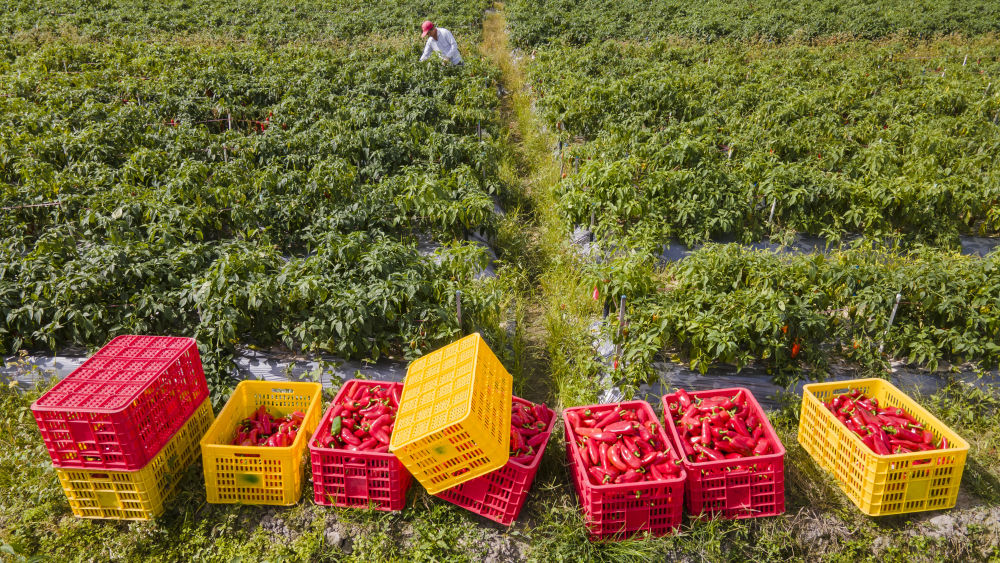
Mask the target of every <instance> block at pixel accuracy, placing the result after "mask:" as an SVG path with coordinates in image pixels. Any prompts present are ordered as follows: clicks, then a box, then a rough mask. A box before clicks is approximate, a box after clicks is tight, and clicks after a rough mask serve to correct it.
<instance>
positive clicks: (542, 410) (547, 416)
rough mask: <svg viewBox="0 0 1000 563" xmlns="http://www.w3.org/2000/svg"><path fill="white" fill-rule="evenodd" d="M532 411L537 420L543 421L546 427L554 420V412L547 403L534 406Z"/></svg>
mask: <svg viewBox="0 0 1000 563" xmlns="http://www.w3.org/2000/svg"><path fill="white" fill-rule="evenodd" d="M531 410H532V411H533V412H534V413H535V418H537V419H538V420H541V421H542V422H544V423H545V424H546V425H548V423H549V421H550V420H552V412H551V411H549V409H548V407H546V406H545V403H542V404H540V405H532V407H531Z"/></svg>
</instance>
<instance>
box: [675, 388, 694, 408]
mask: <svg viewBox="0 0 1000 563" xmlns="http://www.w3.org/2000/svg"><path fill="white" fill-rule="evenodd" d="M676 395H677V402H678V403H680V405H681V409H682V410H684V411H687V409H688V407H690V406H691V396H690V395H688V394H687V391H685V390H683V389H678V390H677V393H676Z"/></svg>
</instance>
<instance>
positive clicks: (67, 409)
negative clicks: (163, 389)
mask: <svg viewBox="0 0 1000 563" xmlns="http://www.w3.org/2000/svg"><path fill="white" fill-rule="evenodd" d="M129 337H136V338H143V337H150V338H177V339H181V340H187V341H188V342H189V343H190V344H194V348H195V350H196V351H197V350H198V341H197V340H195V339H194V338H191V337H189V336H166V335H162V334H119V335H118V336H116V337H114V338H112V339H111V340H109V341H108V342H107V344H105V345H104V346H101V347H100V348H99V349H98V350H97V351H96V352H94V353H93V354H91V355H90V356H88V357H87V359H86V360H84V362H83V363H82V364H80V365H79V366H77V367H76V368H75V369H74V370H73V371H71V372H69V375H67V376H66V377H64V378H62V379H61V380H60V381H59V383H56V384H55V385H54V386H53V387H52V388H51V389H49V390H48V391H46V392H45V393H42V395H41V396H39V397H38V398H37V399H35V400H34V401H32V403H31V407H30V410H31V411H32V412H35V411H38V410H40V411H44V412H79V411H80V409H79V408H78V407H64V406H52V407H49V406H39V405H38V402H39V401H41V400H42V399H44V398H45V397H47V396H48V395H49V394H50V393H52V392H54V391H55V390H56V389H58V388H59V387H60V386H62V384H63V383H66V382H69V383H74V381H73V380H72V379H71V378H72V377H73V374H74V373H76V372H77V371H78V370H80V369H82V368H83V367H84V366H86V365H87V364H88V363H89V362H90V361H91V360H93V359H94V358H97V355H98V354H100V352H101V350H103V349H104V348H106V347H108V346H110V345H111V344H112V343H113V342H115V341H116V340H120V339H122V338H129ZM186 351H187V348H184V349H181V350H176V351H175V353H174V354H173V355H171V356H169V357H168V358H162V359H161V360H162V361H164V362H167V363H173V362H175V361H177V358H179V357H180V356H181V354H183V353H185V352H186ZM200 355H201V353H200V352H199V356H200ZM98 359H104V358H98ZM154 382H155V379H151V380H149V381H147V382H146V383H145V384H143V385H142V386H141V387H140V388H139V389H137V390H136V391H135V392H134V393H132V394H131V395H129V396H128V400H127V401H126V400H125V399H122V401H123V402H124V403H125V404H124V405H122V406H121V407H118V408H109V407H87V412H96V413H111V414H114V413H120V412H124V411H126V410H128V409H129V408H130V407H131V406H132V403H134V402H135V399H136V397H138V396H139V395H142V394H143V393H145V392H146V390H147V389H148V388H149V386H150V385H152V384H153V383H154ZM123 397H124V395H123Z"/></svg>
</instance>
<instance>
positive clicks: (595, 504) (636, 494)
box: [563, 401, 687, 540]
mask: <svg viewBox="0 0 1000 563" xmlns="http://www.w3.org/2000/svg"><path fill="white" fill-rule="evenodd" d="M616 408H635V409H636V410H638V411H639V420H640V422H643V423H645V422H648V421H655V422H657V432H658V435H659V436H660V439H661V440H663V443H664V445H665V446H666V447H667V448H670V449H674V444H673V442H672V441H671V440H670V439H669V438H668V437H667V434H666V432H664V430H663V427H662V426H660V424H659V421H658V420H657V418H656V413H654V412H653V409H652V408H650V406H649V404H648V403H646V402H645V401H629V402H625V403H615V404H610V405H590V406H585V407H574V408H571V409H566V410H565V411H563V425H564V426H565V429H566V458H567V459H568V460H569V466H570V475H571V476H572V478H573V485H574V486H575V487H576V494H577V496H578V497H579V498H580V505H581V507H582V508H583V514H584V521H585V523H586V525H587V529H588V530H589V532H590V537H591V538H592V539H614V540H622V539H627V538H629V537H631V536H633V535H635V534H638V533H643V532H649V533H650V534H652V535H654V536H663V535H666V534H669V533H671V532H673V531H674V530H675V529H677V528H678V527H679V526H680V525H681V518H682V516H683V512H684V482H685V480H686V479H687V476H686V475H685V472H684V471H683V470H682V471H681V474H680V475H678V476H677V477H673V478H670V479H663V480H660V481H646V482H641V483H623V484H618V485H615V484H609V485H594V484H593V483H591V482H590V478H589V477H588V476H587V475H586V472H585V470H584V467H583V464H582V463H581V460H582V457H581V456H580V450H579V447H578V446H577V444H576V439H577V437H576V434H575V433H574V432H573V429H572V428H570V424H569V421H568V420H567V419H566V413H568V412H574V411H576V412H579V411H583V410H586V409H590V410H591V411H592V412H593V413H594V414H595V416H600V415H602V414H604V413H607V412H608V411H609V410H610V409H616ZM675 453H677V452H676V451H675ZM678 457H680V455H679V454H678Z"/></svg>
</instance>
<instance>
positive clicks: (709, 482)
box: [661, 387, 785, 519]
mask: <svg viewBox="0 0 1000 563" xmlns="http://www.w3.org/2000/svg"><path fill="white" fill-rule="evenodd" d="M661 401H662V403H663V416H664V422H665V424H666V425H667V426H668V428H669V433H670V436H671V438H672V440H673V442H674V446H675V447H676V448H677V451H678V452H680V453H681V455H682V456H683V463H684V469H685V470H686V472H687V486H686V488H685V495H684V498H685V503H686V505H687V510H688V512H689V513H691V514H693V515H696V516H701V515H704V516H717V517H721V518H728V519H735V518H754V517H758V516H774V515H777V514H781V513H783V512H784V511H785V471H784V469H785V447H784V445H783V444H782V443H781V440H780V439H779V438H778V435H777V433H776V432H775V431H774V428H773V427H772V426H771V422H770V421H769V420H768V419H767V415H766V414H765V413H764V409H762V408H761V406H760V403H758V402H757V400H756V399H755V398H754V396H753V394H752V393H751V392H750V391H749V390H748V389H744V388H742V387H738V388H731V389H714V390H710V391H697V392H692V393H690V394H689V393H687V392H685V391H684V390H683V389H679V390H677V391H676V392H674V393H670V394H667V395H664V396H663V397H662V399H661Z"/></svg>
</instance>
